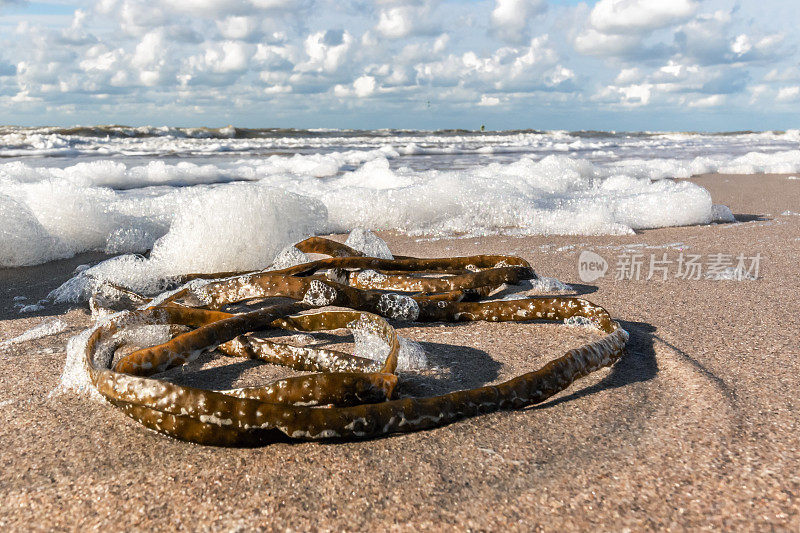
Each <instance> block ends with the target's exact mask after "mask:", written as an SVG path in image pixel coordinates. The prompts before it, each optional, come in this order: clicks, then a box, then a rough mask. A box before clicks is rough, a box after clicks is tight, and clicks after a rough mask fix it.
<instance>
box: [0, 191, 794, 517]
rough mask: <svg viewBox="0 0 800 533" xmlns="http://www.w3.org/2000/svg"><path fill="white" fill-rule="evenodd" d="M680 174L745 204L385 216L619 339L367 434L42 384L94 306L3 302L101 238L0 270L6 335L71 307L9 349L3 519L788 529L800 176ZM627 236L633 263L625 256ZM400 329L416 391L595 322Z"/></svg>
mask: <svg viewBox="0 0 800 533" xmlns="http://www.w3.org/2000/svg"><path fill="white" fill-rule="evenodd" d="M692 181H694V182H696V183H698V184H700V185H702V186H703V187H705V188H707V189H708V190H709V191H710V192H711V194H712V197H713V200H714V203H716V204H725V205H728V206H729V207H730V208H731V209H732V211H733V213H734V214H735V215H736V218H737V221H738V222H736V223H733V224H717V225H710V226H692V227H677V228H664V229H657V230H647V231H642V232H639V233H637V234H636V235H626V236H596V237H587V236H558V237H553V236H547V237H545V236H542V237H524V238H515V237H507V236H497V237H486V238H469V239H455V240H453V239H440V240H431V239H421V238H411V237H407V236H401V235H393V234H381V236H382V237H383V238H384V239H385V240H386V241H387V242H388V244H389V246H390V248H391V250H392V251H393V252H394V253H396V254H403V255H415V256H435V257H442V256H454V255H468V254H481V253H503V254H514V255H520V256H522V257H524V258H525V259H527V260H528V261H530V262H531V264H532V265H533V266H534V268H535V269H536V271H537V272H538V273H539V274H540V275H543V276H552V277H556V278H558V279H560V280H561V281H564V282H566V283H570V284H573V287H574V288H575V289H576V291H577V292H578V293H579V294H581V295H583V296H584V297H585V298H587V299H589V300H591V301H593V302H595V303H597V304H599V305H602V306H604V307H605V308H606V309H608V310H609V311H610V313H611V314H612V316H613V317H614V318H616V319H617V320H619V321H620V322H621V324H622V325H623V327H624V328H625V329H626V330H628V331H629V333H630V335H631V339H630V342H629V345H628V353H627V354H626V355H625V356H624V357H623V358H622V359H621V360H620V361H619V362H618V363H617V364H616V365H615V366H614V367H612V368H609V369H603V370H600V371H598V372H596V373H594V374H592V375H590V376H588V377H586V378H584V379H582V380H580V381H578V382H576V383H575V384H573V385H572V386H571V387H570V388H569V389H568V390H566V391H564V392H562V393H561V394H559V395H558V396H556V397H554V398H552V399H550V400H549V401H547V402H545V403H543V404H541V405H538V406H535V407H532V408H528V409H525V410H522V411H511V412H499V413H493V414H489V415H485V416H480V417H477V418H471V419H467V420H464V421H461V422H458V423H454V424H451V425H449V426H446V427H443V428H439V429H434V430H430V431H424V432H419V433H413V434H408V435H395V436H390V437H387V438H381V439H375V440H369V441H363V442H345V443H295V444H285V443H279V444H273V445H270V446H267V447H263V448H256V449H224V448H212V447H201V446H197V445H193V444H187V443H183V442H178V441H174V440H171V439H168V438H166V437H163V436H160V435H157V434H155V433H151V432H148V431H146V430H145V429H144V428H143V427H141V426H139V425H138V424H136V423H135V422H134V421H132V420H131V419H129V418H127V417H126V416H124V415H123V414H122V413H121V412H119V411H117V410H116V409H114V408H112V407H111V406H109V405H106V404H102V403H98V402H95V401H92V400H89V399H86V398H82V397H77V396H74V395H70V394H53V395H51V394H50V393H51V391H53V390H54V389H55V388H56V386H57V385H58V383H59V377H60V375H61V371H62V367H63V363H64V357H65V347H66V343H67V341H68V339H69V338H70V337H71V336H73V335H75V334H76V333H78V332H79V331H81V330H82V329H84V328H86V327H88V326H89V325H90V324H91V317H90V315H89V314H88V311H87V310H86V308H85V306H81V307H74V308H68V307H66V306H45V307H44V309H40V310H38V311H34V312H30V313H25V314H20V313H19V310H18V308H19V307H20V305H16V306H15V304H35V303H36V302H37V301H38V300H39V299H40V298H43V297H44V296H46V294H47V293H48V292H49V291H50V290H52V289H53V288H55V287H57V286H58V285H59V284H61V283H62V282H63V281H65V280H67V279H69V278H70V277H71V275H72V273H73V271H74V269H75V268H76V267H77V266H78V265H80V264H84V263H90V262H93V261H98V260H100V259H101V258H102V257H103V256H102V255H100V254H84V255H82V256H79V257H75V258H73V259H69V260H64V261H57V262H51V263H47V264H44V265H39V266H36V267H29V268H17V269H5V270H0V341H3V340H7V339H10V338H13V337H16V336H18V335H20V334H22V333H24V332H25V331H27V330H29V329H30V328H33V327H35V326H38V325H39V324H41V323H42V322H47V321H53V320H56V319H58V320H61V321H62V322H63V325H61V326H59V327H60V328H63V331H62V332H61V333H59V334H57V335H54V336H48V337H43V338H39V339H34V340H31V341H26V342H18V343H13V344H8V343H6V344H5V345H2V347H0V357H2V361H3V366H4V370H5V371H4V372H3V373H2V374H0V406H2V409H0V442H2V443H3V445H2V447H0V464H2V468H1V469H0V497H1V498H2V500H0V501H1V503H0V526H2V527H3V528H4V529H9V528H10V529H14V530H21V529H26V530H27V529H51V528H56V529H85V528H95V529H109V528H114V529H123V528H124V529H135V530H144V529H146V530H173V529H187V530H250V529H254V528H262V529H266V530H272V529H280V530H285V529H291V530H338V529H346V530H367V529H371V530H375V529H378V530H386V529H399V530H418V529H422V530H446V529H450V528H451V526H455V527H456V528H458V529H460V530H467V529H470V530H486V529H500V528H510V529H512V530H535V529H541V530H564V529H567V530H575V529H582V530H588V529H595V528H601V529H606V530H609V529H610V530H623V529H625V528H630V529H631V530H639V529H642V528H648V529H649V528H658V529H663V528H671V529H679V530H680V529H692V530H694V529H719V528H726V529H737V530H741V529H744V530H764V529H768V528H778V529H788V530H797V529H798V528H800V399H798V391H800V341H798V333H799V332H800V303H798V284H797V281H796V277H797V272H798V266H800V214H798V211H800V180H797V179H789V177H788V176H786V175H748V176H739V175H707V176H699V177H696V178H693V179H692ZM584 250H591V251H593V252H595V253H597V254H598V255H600V256H601V257H603V258H604V259H605V260H607V262H608V265H609V267H608V271H607V273H606V275H605V276H604V277H601V278H599V279H597V280H594V281H591V282H582V281H581V280H580V279H579V277H578V257H579V255H580V253H581V252H582V251H584ZM681 253H683V254H684V257H687V256H688V255H689V254H692V255H699V256H700V260H701V261H702V263H703V264H704V266H706V267H708V265H709V264H710V263H711V262H714V261H716V262H717V263H718V264H719V263H720V262H721V261H722V259H728V260H732V261H733V263H734V265H735V264H736V258H737V256H739V254H742V255H743V256H744V257H745V258H746V259H747V260H748V265H749V266H752V258H754V257H758V258H759V259H758V261H759V263H758V267H759V268H758V277H759V279H757V280H742V281H736V280H713V279H704V277H701V279H697V280H694V279H685V276H684V277H681V276H676V274H677V273H678V272H677V269H678V261H679V256H680V254H681ZM635 254H640V256H637V257H640V259H642V260H643V265H642V270H641V272H640V273H639V276H638V278H639V279H636V277H637V276H635V275H634V274H635V272H630V271H627V270H625V269H622V270H620V269H619V268H618V266H619V265H624V264H626V263H625V261H626V260H627V259H626V258H627V257H633V256H634V255H635ZM716 254H723V255H725V256H727V255H729V256H731V257H730V258H722V257H719V256H717V255H716ZM651 255H653V256H654V257H655V259H656V260H662V261H671V263H659V265H660V266H662V267H665V268H666V269H667V279H666V280H664V279H662V277H663V276H662V272H663V270H657V271H656V272H655V273H654V275H653V276H651V278H652V279H649V280H648V279H646V278H647V277H648V274H649V273H650V272H649V266H650V261H651ZM618 274H619V275H618ZM629 274H630V275H629ZM617 277H622V278H626V279H619V280H617V279H616V278H617ZM627 278H632V279H627ZM22 297H24V300H23V299H22ZM14 298H17V300H16V301H15V300H14ZM398 332H399V333H400V334H401V335H403V336H405V337H408V338H411V339H414V340H416V341H418V342H420V343H422V345H423V346H424V347H425V349H426V351H427V352H428V357H429V360H430V362H431V365H432V366H433V367H435V368H434V369H431V370H427V371H424V372H422V373H419V374H416V375H410V376H403V379H405V380H407V381H408V384H407V385H406V389H405V391H406V393H411V394H418V395H426V394H437V393H441V392H445V391H449V390H457V389H462V388H472V387H477V386H481V385H484V384H489V383H496V382H499V381H504V380H506V379H509V378H510V377H513V376H516V375H519V374H521V373H524V372H528V371H530V370H533V369H536V368H539V367H541V366H542V365H544V364H545V363H546V362H547V361H549V360H551V359H553V358H555V357H558V356H560V355H562V354H563V353H564V352H565V351H566V350H567V349H569V348H572V347H577V346H579V345H580V344H582V343H583V342H584V341H585V340H586V339H587V338H588V337H587V335H589V334H588V333H587V332H586V331H584V330H582V329H580V328H574V327H567V326H564V325H561V324H488V323H468V324H462V325H440V324H432V325H426V326H413V327H402V326H401V325H398ZM224 362H226V363H229V365H228V366H226V370H225V372H217V373H214V372H213V371H212V370H211V369H212V368H214V366H215V365H216V364H218V363H216V362H213V361H207V362H205V363H204V365H203V366H196V367H195V368H193V369H192V371H194V372H196V373H205V374H204V375H206V377H207V379H212V380H213V379H217V380H219V381H218V382H217V383H221V384H222V385H223V386H225V385H226V384H230V385H231V386H237V385H239V384H242V383H250V382H254V381H255V382H257V381H258V378H260V377H262V376H264V375H265V374H264V373H263V372H262V371H261V370H260V369H259V368H256V366H255V365H254V364H251V363H250V362H241V361H233V360H230V359H229V360H227V361H224ZM208 376H211V377H208Z"/></svg>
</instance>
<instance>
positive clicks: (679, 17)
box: [589, 0, 697, 34]
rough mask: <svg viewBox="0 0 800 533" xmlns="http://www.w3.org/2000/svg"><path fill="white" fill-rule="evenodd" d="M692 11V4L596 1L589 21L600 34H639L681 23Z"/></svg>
mask: <svg viewBox="0 0 800 533" xmlns="http://www.w3.org/2000/svg"><path fill="white" fill-rule="evenodd" d="M696 10H697V3H696V2H694V1H693V0H600V1H599V2H597V4H596V5H595V6H594V8H593V9H592V12H591V14H590V15H589V21H590V22H591V24H592V26H594V28H595V29H596V30H598V31H599V32H602V33H612V34H620V33H641V32H643V31H650V30H655V29H658V28H664V27H666V26H671V25H673V24H675V23H678V22H682V21H684V20H686V19H688V18H689V17H690V16H692V15H693V14H694V12H695V11H696Z"/></svg>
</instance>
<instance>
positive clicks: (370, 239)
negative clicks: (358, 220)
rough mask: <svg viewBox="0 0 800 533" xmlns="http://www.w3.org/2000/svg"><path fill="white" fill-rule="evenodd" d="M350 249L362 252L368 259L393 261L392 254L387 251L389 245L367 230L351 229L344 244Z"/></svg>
mask: <svg viewBox="0 0 800 533" xmlns="http://www.w3.org/2000/svg"><path fill="white" fill-rule="evenodd" d="M344 243H345V244H346V245H347V246H349V247H350V248H353V249H355V250H358V251H359V252H363V253H364V255H367V256H369V257H378V258H380V259H394V256H393V255H392V252H391V251H390V250H389V245H388V244H386V241H384V240H383V239H381V238H380V237H378V236H377V235H375V234H374V233H372V232H371V231H370V230H368V229H364V228H360V227H358V228H353V230H352V231H351V232H350V235H348V236H347V240H346V241H345V242H344Z"/></svg>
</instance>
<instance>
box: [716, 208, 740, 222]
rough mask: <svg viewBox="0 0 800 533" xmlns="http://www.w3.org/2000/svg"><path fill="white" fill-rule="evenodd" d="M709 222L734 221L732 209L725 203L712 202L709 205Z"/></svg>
mask: <svg viewBox="0 0 800 533" xmlns="http://www.w3.org/2000/svg"><path fill="white" fill-rule="evenodd" d="M711 222H723V223H730V222H736V218H735V217H734V216H733V211H731V208H730V207H728V206H727V205H722V204H714V205H712V206H711Z"/></svg>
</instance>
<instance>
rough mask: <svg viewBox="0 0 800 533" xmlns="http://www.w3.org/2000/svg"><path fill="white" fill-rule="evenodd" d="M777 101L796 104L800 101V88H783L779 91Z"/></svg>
mask: <svg viewBox="0 0 800 533" xmlns="http://www.w3.org/2000/svg"><path fill="white" fill-rule="evenodd" d="M777 100H778V101H779V102H796V101H798V100H800V87H798V86H797V85H795V86H793V87H781V88H780V89H779V90H778V96H777Z"/></svg>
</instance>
